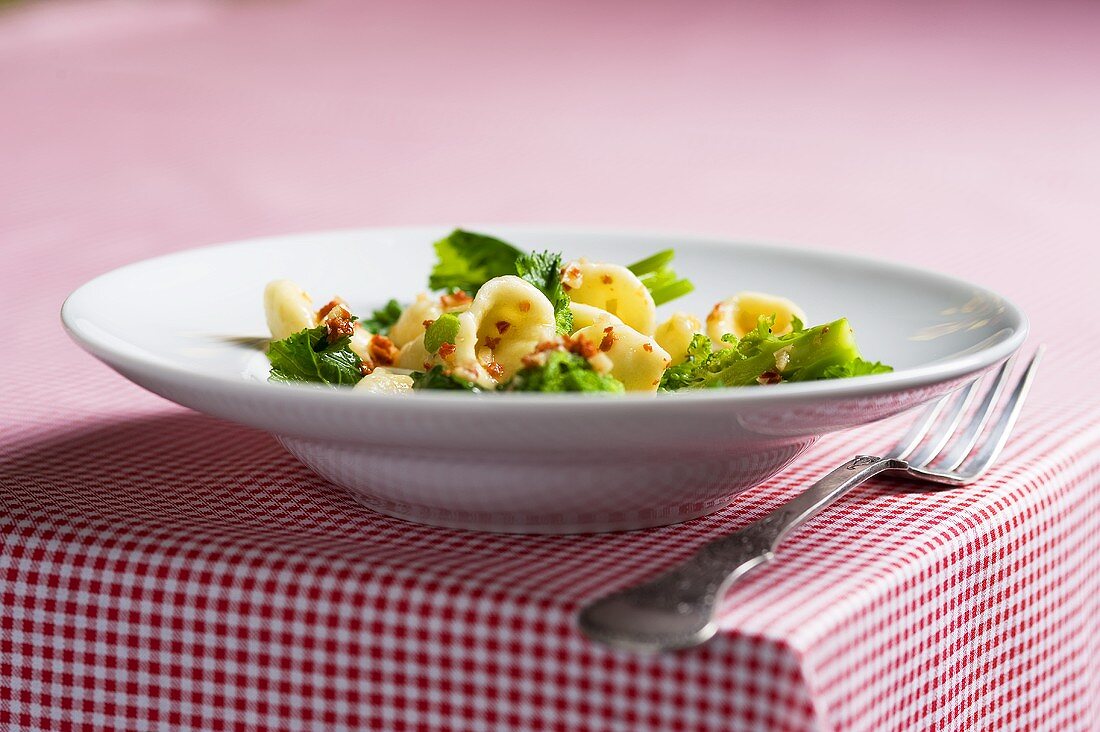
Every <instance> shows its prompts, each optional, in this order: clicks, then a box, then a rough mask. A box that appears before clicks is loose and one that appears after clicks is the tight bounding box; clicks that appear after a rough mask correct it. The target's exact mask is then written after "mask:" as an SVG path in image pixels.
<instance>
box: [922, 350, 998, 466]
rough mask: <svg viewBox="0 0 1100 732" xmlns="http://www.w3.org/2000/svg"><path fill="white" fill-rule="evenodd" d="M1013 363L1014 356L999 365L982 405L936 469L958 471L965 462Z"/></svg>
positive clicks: (993, 407) (987, 420)
mask: <svg viewBox="0 0 1100 732" xmlns="http://www.w3.org/2000/svg"><path fill="white" fill-rule="evenodd" d="M1015 361H1016V356H1015V354H1013V355H1012V356H1009V357H1008V358H1007V359H1005V362H1004V363H1002V364H1001V367H1000V369H998V371H997V375H996V376H995V377H993V385H992V386H991V387H989V390H988V391H987V392H986V393H985V397H984V398H983V399H982V403H981V404H980V405H978V409H977V411H976V412H974V415H973V416H972V417H971V418H970V422H969V423H967V425H966V429H965V430H964V431H963V434H962V435H960V436H959V437H958V438H957V439H956V440H955V442H954V444H952V445H951V448H950V449H949V450H948V451H947V452H946V453H945V454H944V455H943V457H942V458H941V459H940V460H939V461H937V463H936V468H937V469H938V470H946V471H953V470H958V468H959V466H960V465H962V463H963V461H964V460H966V456H967V455H969V454H970V452H971V451H972V450H973V449H974V446H975V445H977V444H978V438H980V437H981V436H982V430H984V429H985V426H986V424H987V423H988V422H989V418H990V417H991V416H993V413H994V411H996V408H997V402H998V400H999V399H1000V398H1001V393H1002V392H1003V391H1004V388H1005V384H1007V383H1008V378H1009V376H1011V374H1012V364H1013V363H1015Z"/></svg>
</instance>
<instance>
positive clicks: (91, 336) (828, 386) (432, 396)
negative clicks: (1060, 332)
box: [61, 224, 1028, 411]
mask: <svg viewBox="0 0 1100 732" xmlns="http://www.w3.org/2000/svg"><path fill="white" fill-rule="evenodd" d="M440 228H448V227H447V226H439V225H435V226H433V225H425V226H386V227H357V228H347V229H331V230H325V231H313V232H301V233H294V234H283V235H276V236H263V237H253V238H249V239H242V240H238V241H233V242H227V243H222V244H214V245H210V246H203V247H195V248H191V249H185V250H181V251H178V252H173V253H171V254H165V255H161V256H158V257H150V258H148V259H144V260H141V261H138V262H133V263H131V264H128V265H124V266H122V267H118V268H116V269H113V270H111V271H109V272H105V273H103V274H102V275H99V276H98V277H95V278H94V279H92V280H89V281H88V282H86V283H85V284H84V285H82V286H80V287H79V288H77V289H76V290H75V291H74V292H73V293H72V294H70V295H69V297H68V298H66V299H65V302H64V304H63V305H62V308H61V321H62V323H63V324H64V326H65V328H66V330H68V332H69V333H70V334H71V336H72V337H73V338H74V339H75V340H76V341H77V342H78V343H80V344H81V345H83V346H84V347H85V348H86V349H87V350H88V351H90V352H91V353H92V354H94V355H96V356H97V357H99V358H101V359H102V360H104V361H106V362H107V363H109V364H112V365H117V366H118V367H120V368H122V369H132V370H136V371H143V372H147V373H148V372H160V373H166V372H167V373H171V374H174V375H176V376H177V377H180V378H183V379H187V380H190V381H192V383H193V384H194V385H196V386H199V385H206V386H209V387H212V388H218V389H224V388H236V389H241V390H252V391H253V392H254V393H255V395H256V396H257V397H259V396H261V395H263V396H268V397H270V396H273V395H275V394H276V393H278V394H280V395H281V398H284V399H287V400H295V401H298V402H313V403H316V404H326V403H327V404H331V403H341V404H343V405H344V408H346V406H347V403H348V395H347V394H346V393H344V390H342V389H332V388H317V387H311V386H299V385H293V384H269V383H266V382H261V381H253V380H249V379H246V378H243V377H241V375H240V374H235V373H234V374H229V373H227V374H225V375H221V374H211V373H204V372H198V371H195V370H193V369H189V368H187V367H185V366H180V365H179V364H176V363H172V362H170V361H167V360H164V359H161V358H159V357H157V356H156V355H155V354H152V353H148V354H146V353H145V352H142V355H140V356H139V355H135V354H134V353H132V352H129V351H126V352H124V351H121V350H119V349H118V348H116V347H115V346H114V345H113V343H112V342H111V341H110V340H109V339H106V338H103V337H102V336H101V335H100V334H99V333H97V332H96V331H95V330H88V329H85V328H83V327H81V325H80V324H79V323H78V320H79V319H81V318H83V319H86V320H89V321H93V320H94V312H93V313H89V312H86V311H82V309H81V305H82V303H81V302H80V301H81V298H82V293H84V292H86V291H87V290H90V289H91V288H93V287H94V286H95V285H97V284H98V283H99V282H100V281H101V280H103V279H105V278H108V277H114V276H117V275H118V274H120V273H122V272H125V271H126V270H129V269H132V268H136V267H139V266H142V265H145V264H147V263H149V262H164V261H170V260H172V259H174V258H183V257H191V256H194V255H195V254H197V253H200V252H213V251H218V250H223V249H230V248H237V247H241V248H243V247H247V246H255V245H256V244H258V243H261V242H263V243H272V244H274V243H278V242H281V241H284V240H285V241H290V240H299V239H302V238H304V237H309V236H321V235H341V234H346V235H351V234H355V233H365V232H371V233H375V234H387V233H392V234H397V233H410V232H415V231H424V232H428V231H438V230H439V229H440ZM461 228H465V229H471V230H475V231H490V232H493V233H494V234H496V235H499V236H502V237H504V238H507V237H508V236H509V235H513V236H522V235H524V234H529V233H530V232H531V231H534V230H537V231H542V232H552V233H553V234H555V235H562V236H568V235H577V236H580V235H583V234H605V235H615V236H635V237H638V238H640V239H641V238H644V239H645V240H647V241H650V242H663V243H667V244H669V245H675V244H676V243H677V242H684V240H687V239H690V240H691V244H692V246H696V247H714V248H721V247H728V246H730V245H737V246H739V247H742V248H745V249H757V250H764V251H769V250H770V251H782V252H784V253H786V254H788V255H795V256H800V257H809V258H816V259H825V260H831V261H832V262H836V263H850V264H853V265H859V266H863V267H870V268H873V269H874V268H877V269H884V270H891V271H893V272H895V273H900V274H904V275H907V276H909V277H912V278H916V279H925V280H927V281H929V282H938V283H950V284H952V285H955V286H964V287H968V288H971V289H973V290H976V291H979V292H982V293H984V294H988V295H990V296H992V297H996V298H997V299H998V300H999V301H1000V302H1001V303H1003V305H1004V308H1005V312H1006V314H1007V315H1008V316H1009V318H1010V320H1011V321H1013V322H1012V327H1013V332H1012V333H1011V334H1010V335H1009V336H1008V337H1007V338H1006V339H1004V340H1003V341H1000V342H998V343H994V344H992V345H990V346H989V347H987V348H983V349H981V350H978V351H974V352H971V353H967V354H964V355H961V356H956V357H952V358H948V359H945V360H943V361H939V362H936V363H931V364H928V365H925V366H919V367H914V368H905V369H899V370H898V371H895V372H893V373H889V374H878V375H874V376H859V377H854V378H849V379H832V380H824V381H814V382H803V383H795V384H781V385H777V386H774V387H767V388H764V387H761V388H753V387H742V388H727V389H706V390H696V391H686V392H678V393H675V394H656V395H654V394H649V393H644V394H643V393H626V394H618V395H598V394H538V393H534V394H532V393H518V394H495V395H491V396H481V397H479V396H475V395H470V394H466V393H464V392H447V391H428V392H418V393H417V394H416V395H415V397H413V398H410V397H409V396H407V395H386V394H369V395H365V394H364V395H356V400H355V401H357V402H361V403H362V405H363V408H365V409H369V408H370V404H371V403H377V402H378V401H390V402H392V401H394V400H398V401H400V402H402V403H405V404H408V405H409V406H410V407H414V405H415V406H416V407H430V406H432V405H443V404H446V405H448V406H449V407H452V408H453V407H458V406H459V405H465V406H468V407H471V408H475V409H477V410H478V411H481V409H483V408H485V407H486V405H489V408H490V409H495V410H509V409H510V408H520V409H526V408H527V407H528V406H529V405H531V404H533V403H538V405H539V409H546V408H548V407H549V408H564V409H576V408H577V407H578V405H580V404H588V405H592V404H594V403H598V404H599V405H600V408H601V409H616V410H629V409H633V408H637V407H639V406H641V405H646V406H651V405H653V404H654V403H659V402H661V401H670V402H671V401H675V402H689V401H690V402H692V403H698V402H714V403H722V404H739V405H750V404H751V405H753V406H762V405H766V404H776V405H779V404H785V403H787V402H790V401H804V400H806V399H808V398H809V399H813V398H815V397H819V398H834V397H844V396H871V395H875V394H882V393H887V392H892V391H897V390H901V389H907V388H912V387H920V386H924V385H928V384H934V383H939V382H942V381H946V380H950V379H955V378H959V377H964V376H966V375H968V374H972V373H976V372H979V371H982V370H984V369H986V368H988V367H990V366H992V365H994V364H996V363H999V362H1000V361H1003V360H1004V359H1006V358H1008V357H1009V356H1011V355H1012V354H1013V353H1015V352H1016V351H1017V350H1018V349H1019V348H1020V346H1021V345H1022V344H1023V343H1024V341H1025V339H1026V338H1027V334H1028V321H1027V318H1026V316H1025V315H1024V313H1023V312H1022V311H1021V310H1020V309H1019V308H1018V307H1016V305H1015V304H1014V303H1012V302H1011V301H1010V300H1008V299H1007V298H1005V297H1004V296H1002V295H1000V294H998V293H996V292H993V291H992V290H989V289H988V288H986V287H982V286H980V285H976V284H974V283H972V282H969V281H966V280H963V279H961V278H958V277H952V276H949V275H944V274H941V273H939V272H935V271H933V270H929V269H924V268H920V267H914V266H911V265H906V264H898V263H895V262H891V261H889V260H885V259H880V258H875V257H865V256H860V255H854V254H848V253H842V252H834V251H826V250H819V249H810V248H807V247H801V246H792V245H790V244H785V243H772V242H761V241H744V240H739V239H733V238H722V237H718V236H715V235H708V234H690V233H687V232H682V231H681V232H668V231H660V230H658V231H652V230H643V229H628V228H626V229H624V228H618V227H598V226H563V225H538V224H522V225H517V224H462V225H461ZM882 358H883V359H884V360H885V361H887V362H889V355H884V356H882ZM414 408H415V407H414Z"/></svg>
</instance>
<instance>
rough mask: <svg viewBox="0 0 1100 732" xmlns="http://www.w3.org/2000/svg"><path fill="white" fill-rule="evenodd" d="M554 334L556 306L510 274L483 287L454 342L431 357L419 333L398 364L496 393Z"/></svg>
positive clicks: (460, 322)
mask: <svg viewBox="0 0 1100 732" xmlns="http://www.w3.org/2000/svg"><path fill="white" fill-rule="evenodd" d="M556 333H557V326H556V324H555V320H554V306H553V305H551V304H550V301H549V300H547V299H546V296H545V295H543V294H542V292H541V291H539V289H538V288H536V287H534V286H533V285H531V284H529V283H527V282H525V281H524V280H522V279H520V278H519V277H516V276H514V275H506V276H504V277H496V278H494V279H491V280H489V281H488V282H486V283H485V284H484V285H482V286H481V289H479V290H478V292H477V297H475V298H474V300H473V302H472V303H470V307H469V309H468V310H467V311H466V312H464V313H460V314H459V315H458V335H457V336H456V337H455V343H453V344H445V345H444V347H443V348H440V349H439V351H438V352H436V353H430V352H428V349H427V348H426V347H425V346H424V334H423V333H421V334H420V336H419V337H418V338H417V339H416V340H414V341H412V342H410V343H406V344H405V346H404V347H403V348H402V349H401V353H400V355H399V356H398V358H397V364H396V365H397V366H398V367H400V368H405V369H413V370H415V371H427V370H428V369H430V368H431V367H433V366H437V365H442V366H446V367H448V368H450V369H453V370H454V372H455V373H456V374H457V375H458V376H461V377H462V378H464V379H466V380H467V381H472V382H474V383H476V384H478V385H480V386H482V387H485V388H488V389H492V388H495V387H496V385H497V384H498V383H500V382H502V381H505V380H506V379H507V378H508V377H509V376H511V375H512V374H514V373H515V372H516V370H517V369H519V368H520V366H521V365H522V361H523V357H524V356H526V355H527V354H529V353H531V352H532V351H534V350H535V347H536V346H537V345H538V344H540V343H542V342H544V341H548V340H551V339H553V338H554V336H555V335H556Z"/></svg>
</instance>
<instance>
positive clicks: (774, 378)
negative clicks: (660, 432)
mask: <svg viewBox="0 0 1100 732" xmlns="http://www.w3.org/2000/svg"><path fill="white" fill-rule="evenodd" d="M434 246H435V252H436V262H435V265H434V267H433V268H432V270H431V272H430V274H429V277H428V290H429V291H427V292H423V293H421V294H419V295H417V296H416V297H415V299H413V300H411V301H405V302H400V301H398V300H390V301H389V302H388V303H387V304H386V305H384V306H383V307H381V308H379V309H377V310H374V311H373V312H372V313H371V314H370V316H369V317H358V316H356V315H355V314H353V313H352V309H351V307H350V306H349V305H348V303H347V302H345V301H344V300H343V299H341V298H339V297H336V298H333V299H332V300H330V301H329V302H327V303H326V304H324V305H323V306H322V307H320V308H317V307H316V306H315V304H314V303H313V301H312V300H311V298H310V297H309V296H308V295H307V294H306V293H305V292H304V291H303V290H302V288H300V287H299V286H297V285H296V284H294V283H293V282H291V281H290V280H285V279H283V280H276V281H274V282H271V283H269V284H268V285H267V287H266V289H265V291H264V310H265V314H266V317H267V324H268V327H269V328H270V330H271V337H272V341H271V343H270V345H269V347H268V354H267V355H268V359H269V361H270V362H271V372H270V376H269V379H270V380H271V381H275V382H295V383H307V384H319V385H329V386H349V387H354V389H356V390H360V391H366V392H375V393H390V394H396V393H405V392H413V391H416V390H426V389H447V390H461V391H467V392H473V393H486V392H612V393H616V392H626V391H637V392H657V391H679V390H683V389H705V388H714V387H735V386H760V385H775V384H782V383H785V382H798V381H812V380H817V379H832V378H844V377H852V376H863V375H870V374H878V373H885V372H888V371H890V370H891V368H890V367H889V366H885V365H883V364H882V363H879V362H871V361H865V360H864V359H863V358H862V357H861V355H860V352H859V349H858V348H857V347H856V343H855V338H854V335H853V332H852V328H851V326H850V325H849V323H848V321H847V320H846V319H843V318H841V319H840V320H836V321H833V322H830V323H826V324H823V325H817V326H812V327H807V326H806V325H805V323H806V315H805V313H804V312H803V311H802V309H801V308H799V307H798V305H796V304H795V303H794V302H792V301H791V300H789V299H787V298H785V297H781V296H778V295H772V294H766V293H761V292H740V293H737V294H735V295H733V296H731V297H727V298H725V299H723V300H720V301H719V302H718V303H717V304H715V305H714V307H713V308H712V309H711V311H710V312H709V314H708V315H707V316H706V318H705V319H702V320H701V319H700V318H698V317H696V316H695V315H693V314H690V313H686V312H674V313H672V314H671V315H670V316H669V317H667V318H665V319H664V320H661V321H660V322H659V321H658V317H657V306H659V305H663V304H665V303H668V302H670V301H672V300H675V299H676V298H678V297H681V296H683V295H686V294H687V293H689V292H691V291H692V290H693V289H694V286H693V285H692V284H691V282H690V281H689V280H687V279H684V278H681V277H679V276H678V275H677V274H676V272H675V271H674V270H673V269H672V261H673V257H674V252H673V251H672V250H668V251H663V252H659V253H657V254H654V255H653V256H651V257H647V258H645V259H642V260H641V261H638V262H635V263H634V264H630V265H620V264H612V263H607V262H592V261H588V260H586V259H577V260H574V261H563V258H562V256H561V255H560V254H557V253H553V252H524V251H522V250H520V249H517V248H516V247H514V246H512V245H511V244H508V243H506V242H503V241H500V240H499V239H495V238H493V237H490V236H486V235H484V234H477V233H473V232H469V231H463V230H456V231H454V232H452V233H451V234H450V235H449V236H447V237H446V238H444V239H441V240H440V241H438V242H436V243H435V245H434Z"/></svg>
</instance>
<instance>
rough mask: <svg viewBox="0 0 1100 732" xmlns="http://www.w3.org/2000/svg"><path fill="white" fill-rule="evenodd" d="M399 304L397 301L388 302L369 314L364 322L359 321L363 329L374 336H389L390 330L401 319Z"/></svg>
mask: <svg viewBox="0 0 1100 732" xmlns="http://www.w3.org/2000/svg"><path fill="white" fill-rule="evenodd" d="M401 311H402V307H401V303H399V302H397V300H390V301H389V302H388V303H386V304H385V305H383V306H382V307H381V308H379V309H378V310H375V311H374V312H373V313H371V316H370V317H369V318H367V319H366V320H360V321H359V322H360V323H362V325H363V327H364V328H366V329H367V332H368V333H374V334H375V335H384V336H388V335H389V334H390V328H392V327H393V324H394V323H396V322H397V320H398V318H400V317H401Z"/></svg>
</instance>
